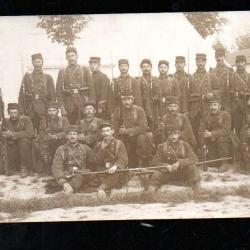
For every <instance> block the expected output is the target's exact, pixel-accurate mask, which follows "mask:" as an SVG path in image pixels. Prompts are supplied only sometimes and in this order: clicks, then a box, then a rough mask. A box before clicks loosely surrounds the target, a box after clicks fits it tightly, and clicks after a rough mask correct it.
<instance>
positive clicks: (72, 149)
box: [52, 125, 96, 195]
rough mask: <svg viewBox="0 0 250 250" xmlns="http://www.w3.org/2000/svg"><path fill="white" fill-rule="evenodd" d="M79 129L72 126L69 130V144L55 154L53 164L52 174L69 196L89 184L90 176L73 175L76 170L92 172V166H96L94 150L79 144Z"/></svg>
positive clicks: (62, 146)
mask: <svg viewBox="0 0 250 250" xmlns="http://www.w3.org/2000/svg"><path fill="white" fill-rule="evenodd" d="M78 135H79V128H78V126H77V125H71V126H69V127H68V128H67V132H66V139H67V142H66V143H65V144H63V145H61V146H60V147H59V148H58V149H57V150H56V153H55V157H54V161H53V164H52V173H53V176H54V178H55V180H56V182H57V183H58V185H59V186H61V187H62V188H63V189H64V192H65V193H66V194H67V195H71V194H72V193H73V192H78V191H79V189H80V188H81V186H82V185H84V184H88V183H89V181H90V176H84V175H81V174H75V175H73V176H72V173H73V172H74V171H76V170H81V171H86V173H88V172H90V166H92V165H93V164H95V162H96V161H95V159H94V158H95V157H94V155H93V152H92V150H91V149H90V148H89V147H88V146H87V145H84V144H80V143H79V142H78Z"/></svg>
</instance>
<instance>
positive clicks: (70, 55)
mask: <svg viewBox="0 0 250 250" xmlns="http://www.w3.org/2000/svg"><path fill="white" fill-rule="evenodd" d="M77 58H78V56H77V54H76V53H75V52H68V53H67V54H66V60H67V61H68V63H69V64H76V63H77Z"/></svg>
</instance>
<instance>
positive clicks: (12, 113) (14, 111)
mask: <svg viewBox="0 0 250 250" xmlns="http://www.w3.org/2000/svg"><path fill="white" fill-rule="evenodd" d="M9 116H10V119H11V120H17V119H18V118H19V110H18V109H9Z"/></svg>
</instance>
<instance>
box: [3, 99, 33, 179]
mask: <svg viewBox="0 0 250 250" xmlns="http://www.w3.org/2000/svg"><path fill="white" fill-rule="evenodd" d="M8 113H9V116H10V117H9V118H7V119H5V120H4V122H3V123H4V125H2V126H4V129H3V130H2V135H1V136H2V137H3V138H5V139H6V143H7V162H8V169H9V170H10V172H11V171H13V172H15V171H19V170H21V177H26V176H27V175H28V174H29V171H31V153H30V152H31V141H32V138H33V136H34V132H33V126H32V122H31V120H30V118H29V117H28V116H24V115H20V111H19V105H18V104H17V103H9V104H8ZM30 174H31V172H30Z"/></svg>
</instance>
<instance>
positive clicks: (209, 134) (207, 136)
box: [203, 129, 212, 138]
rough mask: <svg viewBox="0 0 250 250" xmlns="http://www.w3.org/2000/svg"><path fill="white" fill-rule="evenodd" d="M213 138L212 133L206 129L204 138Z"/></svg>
mask: <svg viewBox="0 0 250 250" xmlns="http://www.w3.org/2000/svg"><path fill="white" fill-rule="evenodd" d="M211 136H212V133H211V132H210V131H208V130H206V129H205V131H204V132H203V137H204V138H209V137H211Z"/></svg>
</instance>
